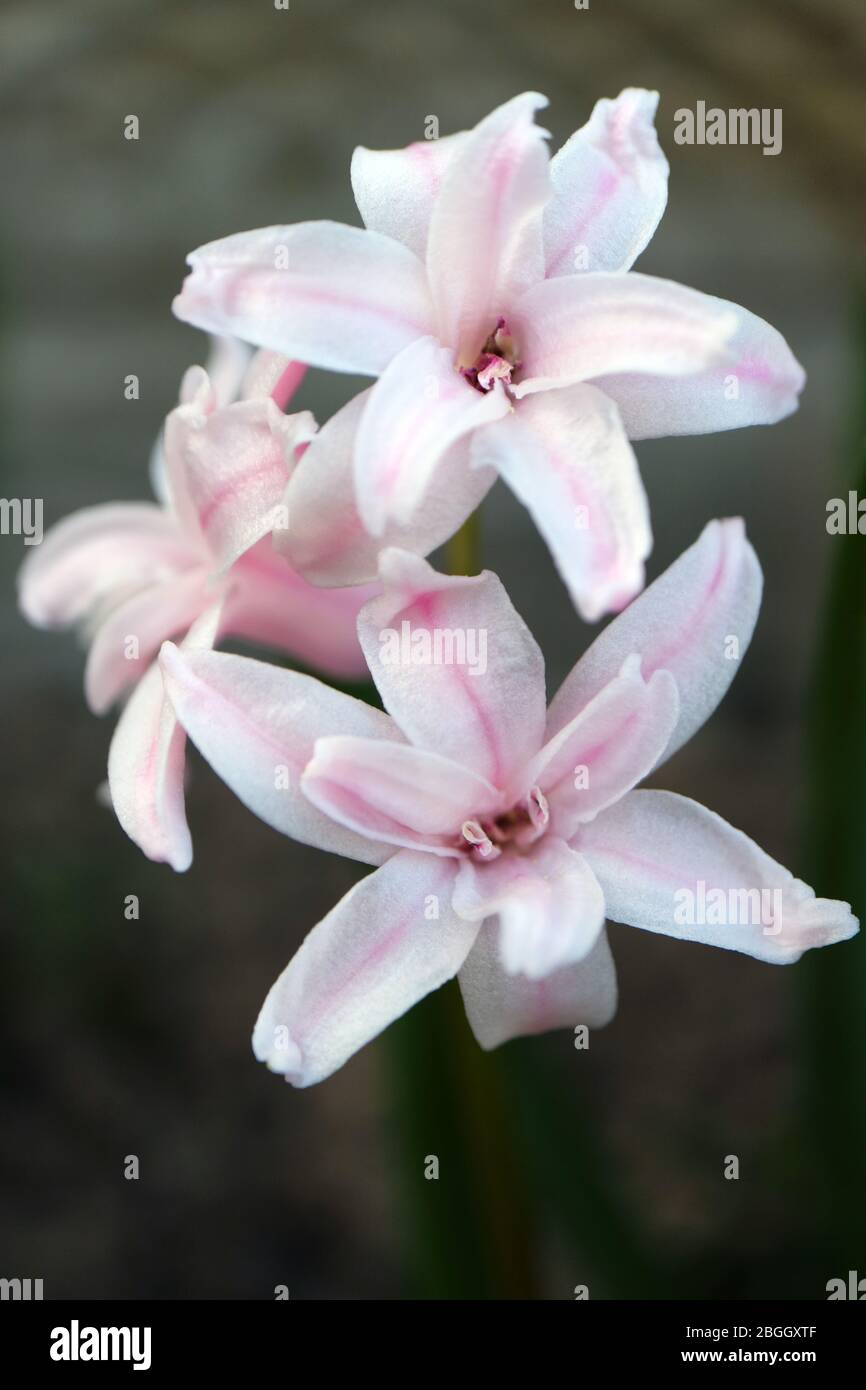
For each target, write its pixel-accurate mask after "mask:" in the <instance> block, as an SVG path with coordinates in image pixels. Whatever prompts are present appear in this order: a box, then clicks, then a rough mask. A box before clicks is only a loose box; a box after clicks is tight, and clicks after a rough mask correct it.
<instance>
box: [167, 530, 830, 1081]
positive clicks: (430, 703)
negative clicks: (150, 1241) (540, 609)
mask: <svg viewBox="0 0 866 1390" xmlns="http://www.w3.org/2000/svg"><path fill="white" fill-rule="evenodd" d="M381 580H382V583H383V592H382V593H381V594H380V595H378V596H376V597H374V598H372V599H371V600H370V601H369V602H368V603H367V604H366V605H365V607H364V608H363V609H362V611H361V613H360V615H359V620H358V632H359V636H360V639H361V645H362V647H363V649H364V652H365V654H366V657H367V661H368V664H369V667H370V671H371V673H372V675H373V678H374V680H375V681H376V684H377V686H378V689H379V693H380V695H381V697H382V701H383V703H384V706H385V711H386V712H384V713H383V712H382V711H380V710H378V709H374V708H372V707H371V706H369V705H366V704H363V703H361V702H359V701H357V700H353V699H351V698H350V697H349V696H347V695H344V694H341V693H339V692H336V691H334V690H331V689H328V688H327V687H326V686H324V685H322V684H321V683H319V682H318V681H316V680H314V679H312V678H310V677H308V676H303V675H299V674H297V673H294V672H291V671H284V670H277V669H275V668H274V667H272V666H269V665H267V664H265V663H262V662H257V661H254V660H250V659H248V658H244V657H239V656H232V655H227V654H225V653H216V652H203V651H189V650H188V651H182V650H180V649H178V648H177V647H173V646H171V645H170V644H169V645H167V646H166V648H164V651H163V656H162V658H161V660H162V665H163V668H164V671H165V673H166V688H167V691H168V694H169V698H170V699H171V701H172V703H173V705H174V708H175V710H176V712H177V715H178V717H179V719H180V721H181V723H182V724H183V726H184V727H185V728H186V730H187V732H188V733H189V735H190V737H191V738H192V739H193V741H194V742H195V743H196V744H197V746H198V747H199V749H200V750H201V752H202V753H203V754H204V756H205V758H207V760H208V761H209V762H210V763H211V764H212V766H213V767H214V768H215V770H216V771H217V772H218V773H219V775H220V776H221V777H223V778H224V780H225V781H226V782H227V783H228V785H229V786H230V787H231V788H232V789H233V790H234V791H235V792H236V794H237V795H238V796H239V797H240V798H241V799H242V800H243V801H244V802H245V804H246V805H247V806H248V807H249V808H250V809H251V810H253V811H254V812H255V813H256V814H258V815H259V816H260V817H261V818H262V819H263V820H265V821H267V822H268V824H270V825H272V826H274V827H276V828H277V829H278V830H281V831H283V832H284V833H285V834H287V835H291V836H293V837H294V838H295V839H298V840H301V841H303V842H305V843H308V844H313V845H318V846H320V847H321V848H323V849H328V850H332V851H335V852H337V853H340V854H344V855H348V856H350V857H352V858H355V859H358V860H360V861H362V862H364V863H367V864H374V865H378V866H379V867H377V868H376V870H375V872H373V873H371V874H370V875H368V876H367V877H365V878H363V879H362V880H361V881H360V882H359V883H358V884H357V885H356V886H355V887H354V888H352V889H351V891H350V892H349V893H348V894H347V895H346V896H345V897H344V898H343V900H342V901H341V902H340V903H338V904H337V906H336V907H335V908H334V909H333V911H332V912H330V913H329V914H328V916H327V917H325V918H324V920H323V921H321V922H320V923H319V924H318V926H316V927H314V928H313V930H312V931H311V932H310V934H309V935H308V936H307V938H306V940H305V941H304V942H303V944H302V946H301V947H300V949H299V950H298V952H297V954H296V955H295V956H294V958H293V959H292V960H291V962H290V963H289V965H288V966H287V968H286V970H285V971H284V972H283V974H282V975H281V976H280V977H279V979H278V980H277V982H276V984H275V985H274V986H273V988H272V989H271V992H270V994H269V995H268V997H267V1000H266V1002H265V1004H264V1007H263V1009H262V1012H261V1015H260V1018H259V1021H258V1023H257V1025H256V1029H255V1033H254V1039H253V1046H254V1049H255V1052H256V1055H257V1056H258V1057H259V1058H260V1059H261V1060H262V1061H265V1062H267V1064H268V1065H269V1066H270V1067H272V1068H273V1069H274V1070H276V1071H278V1072H282V1073H283V1074H284V1075H285V1076H286V1077H287V1078H288V1080H289V1081H291V1082H292V1083H294V1084H295V1085H298V1086H306V1085H310V1084H312V1083H313V1082H316V1081H321V1080H322V1079H323V1078H324V1077H326V1076H328V1075H330V1074H331V1073H332V1072H333V1071H334V1070H335V1069H336V1068H337V1067H339V1066H341V1065H342V1063H343V1062H345V1061H346V1059H347V1058H348V1057H349V1056H351V1054H352V1053H354V1052H355V1051H356V1050H357V1049H358V1048H360V1047H362V1046H363V1045H364V1044H365V1043H366V1042H368V1041H369V1040H370V1039H371V1038H373V1037H374V1036H375V1035H376V1034H377V1033H379V1032H380V1031H381V1030H382V1029H383V1028H385V1027H386V1026H387V1025H388V1024H389V1023H390V1022H391V1021H392V1020H393V1019H395V1018H397V1017H398V1016H399V1015H401V1014H402V1013H403V1012H404V1011H405V1010H407V1009H408V1008H410V1007H411V1006H412V1005H413V1004H414V1003H416V1002H417V1001H418V1000H419V999H421V998H422V997H423V996H424V995H425V994H427V993H428V992H429V991H431V990H434V989H436V988H437V987H438V986H440V985H441V984H443V983H444V982H445V981H446V980H448V979H449V978H450V977H452V976H454V975H459V980H460V986H461V989H462V991H463V997H464V1001H465V1005H466V1010H467V1014H468V1017H469V1020H470V1023H471V1025H472V1027H473V1029H474V1031H475V1034H476V1036H477V1038H478V1040H479V1042H480V1043H481V1044H482V1046H484V1047H488V1048H489V1047H494V1046H496V1045H497V1044H499V1043H501V1042H503V1041H505V1040H506V1039H508V1038H511V1037H514V1036H516V1035H518V1034H527V1033H538V1032H542V1031H545V1030H547V1029H551V1028H556V1027H560V1026H564V1025H575V1024H580V1023H585V1024H588V1025H590V1026H599V1025H601V1024H603V1023H605V1022H607V1021H608V1020H609V1019H610V1017H611V1016H612V1014H613V1012H614V1009H615V1005H616V983H615V975H614V967H613V962H612V959H611V954H610V950H609V947H608V942H607V938H606V935H605V928H604V923H605V918H611V919H613V920H614V921H618V922H625V923H628V924H630V925H632V926H636V927H643V928H645V929H647V930H649V931H656V932H663V933H665V934H667V935H670V936H676V937H680V938H684V939H688V940H693V941H700V942H705V943H707V944H711V945H716V946H722V947H728V948H731V949H734V950H739V951H744V952H746V953H747V954H749V955H752V956H755V957H756V958H757V959H759V960H764V961H771V962H778V963H783V964H784V963H788V962H791V961H794V960H796V959H797V958H798V957H799V956H800V954H801V953H802V952H803V951H804V950H807V949H808V948H809V947H813V946H824V945H828V944H830V943H832V942H836V941H841V940H843V939H845V938H846V937H849V936H851V935H853V934H854V932H855V931H856V930H857V923H856V920H855V919H854V918H853V917H852V915H851V911H850V908H849V907H848V905H847V904H846V903H842V902H835V901H829V900H826V899H822V898H816V897H815V894H814V892H813V890H812V889H811V888H809V887H807V885H806V884H805V883H801V882H800V881H799V880H797V879H795V878H794V877H793V876H792V874H791V873H789V871H788V870H787V869H785V868H783V867H782V866H781V865H780V864H777V863H776V862H775V861H774V860H772V859H771V858H770V857H769V856H768V855H767V854H765V853H764V851H763V850H761V849H760V848H759V847H758V846H757V845H756V844H754V843H753V842H752V841H751V840H749V839H748V838H747V837H746V836H745V835H744V834H742V833H741V832H740V831H739V830H735V829H733V828H732V827H731V826H730V825H728V824H726V823H725V822H724V821H723V820H721V819H720V818H719V817H718V816H717V815H714V814H713V812H712V811H707V810H705V809H704V808H703V807H702V806H699V805H697V804H696V803H695V802H693V801H690V800H688V799H687V798H686V797H682V796H677V795H673V794H671V793H669V792H664V791H648V790H638V791H636V790H634V788H635V786H636V784H637V783H638V782H640V781H641V780H642V779H643V778H644V777H645V776H646V775H647V774H648V773H650V772H651V771H653V769H655V768H656V767H658V765H659V764H660V763H661V762H662V761H663V760H664V759H665V758H667V757H669V756H670V754H671V753H673V752H674V751H675V750H676V749H678V748H679V747H680V746H681V745H682V744H683V743H684V742H685V741H686V739H688V738H690V737H691V735H692V734H693V733H694V731H695V730H696V729H697V728H698V727H699V726H700V725H701V724H702V723H703V722H704V720H705V719H706V718H707V716H708V715H709V714H710V713H711V712H712V710H713V709H714V708H715V706H716V705H717V704H718V702H719V700H720V699H721V698H722V696H723V694H724V692H725V690H726V689H727V686H728V685H729V683H730V681H731V679H732V677H733V675H734V672H735V671H736V669H737V665H738V659H739V656H740V655H741V654H742V652H743V651H744V650H745V648H746V647H747V645H748V642H749V640H750V637H751V634H752V629H753V627H754V623H755V619H756V616H757V612H758V606H759V602H760V591H761V573H760V568H759V566H758V562H757V559H756V557H755V555H754V552H753V551H752V548H751V546H750V545H749V544H748V543H747V542H746V540H745V536H744V531H743V526H742V523H741V522H740V521H727V522H721V523H720V522H712V523H710V525H709V526H708V527H707V528H706V530H705V531H704V533H703V534H702V536H701V537H700V539H699V540H698V541H697V543H696V544H695V545H693V546H692V547H691V549H689V550H688V551H686V552H685V554H684V555H682V556H681V557H680V559H679V560H678V561H677V562H676V563H675V564H674V565H673V566H672V567H671V568H670V569H669V570H667V572H666V573H665V574H663V575H662V577H661V578H660V579H658V580H657V581H656V582H655V583H654V584H653V585H652V586H651V587H650V588H649V589H648V590H647V591H646V592H645V593H644V594H643V595H642V596H641V597H640V598H638V599H636V600H635V602H634V603H633V604H632V605H631V606H630V607H629V608H628V609H627V611H626V612H625V613H623V614H622V615H621V616H620V617H618V618H616V619H615V620H614V621H613V622H612V623H611V624H610V625H609V626H608V627H607V628H606V629H605V631H604V632H602V634H601V635H600V636H599V637H598V639H597V640H596V641H595V643H594V644H593V645H592V646H591V647H590V649H589V651H588V652H587V653H586V655H585V656H584V657H583V658H582V659H581V660H580V661H579V662H578V663H577V665H576V666H575V668H574V670H573V671H572V673H571V675H569V676H568V678H567V679H566V680H565V682H564V684H563V685H562V687H561V689H560V690H559V692H558V694H557V695H556V697H555V699H554V700H553V703H552V704H551V706H550V709H549V710H548V709H547V708H546V699H545V686H544V665H543V660H542V656H541V652H540V651H539V649H538V646H537V645H536V643H535V640H534V639H533V637H532V635H531V633H530V632H529V630H528V629H527V627H526V625H525V624H524V623H523V621H522V620H521V619H520V617H519V616H518V615H517V613H516V612H515V610H514V609H513V607H512V606H511V603H510V601H509V599H508V596H507V594H506V593H505V590H504V589H503V587H502V585H501V584H500V582H499V580H498V579H497V578H496V576H495V575H493V574H490V573H484V574H482V575H480V576H478V577H477V578H460V577H446V576H443V575H440V574H437V573H436V572H435V571H434V570H433V569H431V568H430V566H429V565H428V564H427V562H426V561H425V560H423V559H421V558H420V557H418V556H415V555H412V554H411V553H409V552H406V551H398V550H386V551H384V552H383V555H382V559H381ZM277 774H281V775H277ZM720 897H721V899H722V901H723V904H724V906H725V911H724V912H722V913H720V912H719V899H720ZM707 903H710V904H712V910H711V911H707V910H706V904H707ZM758 905H759V906H760V909H761V910H760V911H756V910H754V909H755V908H756V907H757V906H758ZM741 919H742V920H741Z"/></svg>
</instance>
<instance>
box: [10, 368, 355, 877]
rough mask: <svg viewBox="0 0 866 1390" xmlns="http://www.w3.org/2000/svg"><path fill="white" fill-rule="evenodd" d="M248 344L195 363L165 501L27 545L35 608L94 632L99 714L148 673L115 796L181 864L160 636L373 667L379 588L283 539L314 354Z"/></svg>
mask: <svg viewBox="0 0 866 1390" xmlns="http://www.w3.org/2000/svg"><path fill="white" fill-rule="evenodd" d="M248 357H249V354H248V353H246V352H245V351H244V350H243V348H242V347H241V345H240V344H231V343H225V342H223V343H217V345H216V351H215V353H214V357H213V375H212V376H209V374H208V373H207V372H205V371H204V370H203V369H202V368H201V367H192V368H190V370H189V371H188V372H187V374H186V376H185V377H184V380H183V384H182V387H181V401H180V404H179V405H178V407H177V408H176V409H175V410H174V411H173V412H172V413H171V415H169V417H168V420H167V422H166V427H165V431H164V439H163V440H162V441H161V442H160V443H159V444H158V445H157V448H156V450H155V452H154V459H153V464H152V474H153V480H154V485H155V489H156V491H157V494H158V495H159V496H161V497H162V498H163V501H162V503H161V505H157V504H155V503H152V502H118V503H109V504H107V505H104V506H98V507H88V508H85V509H84V510H83V511H80V512H76V513H74V514H73V515H72V516H69V517H67V518H66V519H65V520H64V521H61V522H60V523H59V524H58V525H57V526H55V527H53V529H52V530H51V531H50V532H49V534H48V535H47V536H46V538H45V540H44V542H43V543H42V545H41V546H40V547H39V548H38V549H35V550H33V551H32V552H31V553H30V554H29V555H28V557H27V560H26V562H25V564H24V565H23V566H22V568H21V572H20V576H19V600H20V605H21V609H22V611H23V613H24V615H25V616H26V617H27V618H28V619H29V620H30V622H32V623H34V624H35V625H36V626H38V627H46V628H63V627H69V626H80V627H82V628H83V629H84V630H85V632H86V633H87V635H88V638H89V652H88V657H87V664H86V669H85V677H84V688H85V694H86V698H87V702H88V704H89V706H90V708H91V709H92V710H93V711H94V713H96V714H103V713H105V711H106V710H108V709H109V708H110V706H111V705H112V704H114V702H115V701H116V700H117V699H119V698H120V697H121V696H123V695H125V694H127V693H128V692H129V691H130V689H131V688H132V687H135V688H134V689H132V693H131V694H130V696H129V699H128V701H127V703H126V706H125V708H124V710H123V713H122V714H121V717H120V719H119V721H118V724H117V728H116V730H115V733H114V737H113V739H112V743H111V749H110V752H109V760H108V784H109V790H110V794H111V800H112V804H113V806H114V809H115V811H116V813H117V816H118V819H119V820H120V823H121V825H122V826H123V828H124V830H125V831H126V832H127V834H128V835H129V836H130V837H131V838H132V839H133V840H134V841H135V842H136V844H138V845H139V846H140V847H141V849H143V850H144V852H145V854H146V855H147V856H148V858H150V859H154V860H158V861H166V862H167V863H169V864H171V865H172V867H173V868H175V869H178V870H183V869H186V868H188V867H189V864H190V863H191V861H192V844H191V840H190V834H189V829H188V827H187V822H186V814H185V809H184V763H185V745H186V736H185V734H184V732H183V730H182V729H181V728H180V727H179V725H178V723H177V720H176V718H175V715H174V712H173V710H172V708H171V705H170V704H169V703H168V702H167V701H166V699H165V696H164V692H163V684H162V675H161V673H160V670H159V667H158V665H157V663H156V661H155V659H154V658H155V657H156V655H157V653H158V651H159V648H160V646H161V645H162V643H163V642H164V641H165V640H166V639H167V638H169V637H176V636H178V635H182V634H186V636H185V637H184V648H185V649H187V650H190V651H194V650H202V649H209V648H211V647H213V645H214V644H215V643H216V642H217V641H218V640H219V639H220V638H221V637H223V636H228V635H232V636H237V637H243V638H247V639H248V640H250V641H253V642H256V643H262V644H265V645H267V646H271V647H274V648H277V649H278V650H280V651H284V652H287V653H288V654H289V655H291V656H294V657H297V658H298V659H300V660H301V661H303V662H304V663H305V664H309V665H311V666H315V667H317V668H318V669H320V670H322V671H324V672H326V673H328V674H330V675H334V676H338V677H354V676H358V675H362V674H365V673H366V666H365V664H364V659H363V656H362V653H361V650H360V647H359V645H358V639H357V633H356V618H357V613H358V609H359V607H360V605H361V603H363V602H364V600H365V597H369V591H368V593H367V594H366V595H365V594H364V593H363V591H361V590H359V589H335V590H330V591H329V590H324V589H317V588H313V587H312V586H311V585H309V584H308V583H307V582H306V581H305V580H303V579H301V578H300V576H298V575H297V574H296V573H294V572H293V570H292V569H291V568H290V566H289V565H288V563H287V562H286V560H285V559H284V558H282V557H281V556H280V555H278V554H277V553H276V552H275V550H274V547H273V543H272V538H271V532H272V530H273V527H274V526H275V525H279V524H281V520H282V517H283V514H284V503H283V494H284V492H285V489H286V484H287V482H288V479H289V477H290V476H291V471H292V468H293V467H294V466H295V463H296V461H297V457H298V452H299V450H301V449H302V448H303V447H304V445H305V444H306V443H307V442H308V441H309V440H310V439H311V438H312V437H313V435H314V433H315V428H316V426H315V422H314V420H313V417H312V416H311V415H310V414H309V413H308V412H304V413H301V414H298V415H293V416H292V415H285V414H283V411H282V408H281V407H282V406H283V405H285V404H286V403H287V401H288V399H289V397H290V395H291V394H292V393H293V391H294V389H295V387H296V386H297V384H298V382H299V381H300V379H301V376H302V375H303V371H304V368H303V367H302V366H301V365H300V364H299V363H296V362H291V361H289V360H288V359H286V358H283V357H281V356H279V355H278V354H276V353H271V352H262V353H259V354H257V355H256V356H255V357H254V358H253V359H252V361H251V362H249V363H248ZM238 393H239V399H237V400H234V399H233V397H234V396H236V395H237V394H238ZM278 402H279V404H278Z"/></svg>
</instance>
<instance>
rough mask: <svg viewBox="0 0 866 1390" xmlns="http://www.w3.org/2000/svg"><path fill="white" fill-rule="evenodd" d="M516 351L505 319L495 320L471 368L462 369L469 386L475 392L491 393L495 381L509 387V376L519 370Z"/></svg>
mask: <svg viewBox="0 0 866 1390" xmlns="http://www.w3.org/2000/svg"><path fill="white" fill-rule="evenodd" d="M520 365H521V364H520V362H518V360H517V349H516V346H515V342H514V339H513V338H512V336H511V334H510V332H509V329H508V324H507V323H506V322H505V319H497V322H496V327H495V328H494V330H493V332H492V333H491V334H490V336H489V338H488V339H487V341H486V343H485V344H484V346H483V348H482V349H481V351H480V353H479V354H478V357H477V359H476V361H475V362H474V363H473V365H472V366H471V367H464V368H462V375H463V376H465V378H466V380H467V381H468V382H469V384H470V386H474V387H475V390H476V391H481V392H487V391H492V390H493V387H494V385H495V383H496V382H497V381H501V382H504V384H505V385H506V386H510V385H511V374H512V372H516V371H517V370H518V369H519V368H520Z"/></svg>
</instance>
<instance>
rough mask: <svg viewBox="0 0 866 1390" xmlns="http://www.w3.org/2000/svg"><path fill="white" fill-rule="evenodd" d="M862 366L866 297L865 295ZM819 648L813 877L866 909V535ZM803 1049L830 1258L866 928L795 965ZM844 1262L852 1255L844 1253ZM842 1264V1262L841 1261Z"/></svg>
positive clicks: (855, 1161)
mask: <svg viewBox="0 0 866 1390" xmlns="http://www.w3.org/2000/svg"><path fill="white" fill-rule="evenodd" d="M860 309H861V322H860V346H861V354H860V361H861V371H862V375H863V376H866V300H861V305H860ZM857 436H858V438H857V446H856V448H857V459H858V461H857V466H856V469H855V470H853V471H852V476H851V477H850V479H846V480H845V483H844V485H843V492H842V495H843V496H844V497H846V500H847V490H848V487H849V486H850V487H851V488H852V489H855V490H856V493H857V495H858V497H860V498H862V497H864V496H866V419H864V418H863V416H862V407H861V418H860V419H859V420H858V421H857ZM831 545H832V548H833V556H832V566H831V575H830V584H829V591H828V595H827V601H826V605H825V609H824V618H823V626H822V629H821V636H820V641H819V645H818V650H817V653H816V661H815V669H814V676H813V683H812V698H811V705H810V714H809V727H808V743H807V752H808V759H809V768H808V770H809V804H808V822H807V824H808V835H807V841H806V854H807V857H808V873H807V875H806V877H807V878H808V880H809V881H810V882H811V883H814V884H815V888H816V891H817V892H818V893H819V894H825V895H827V896H831V895H832V896H833V897H838V898H845V899H847V901H849V902H850V903H851V904H852V906H853V909H854V912H855V914H857V915H858V916H861V917H862V915H863V913H864V910H866V849H864V846H866V795H864V788H866V540H864V538H863V537H862V536H860V535H839V536H835V537H833V539H832V541H831ZM797 971H798V976H797V980H798V986H799V991H800V1005H801V1018H802V1036H803V1049H804V1053H805V1087H804V1096H803V1099H804V1109H803V1119H804V1128H805V1135H804V1141H805V1142H804V1148H805V1151H806V1154H807V1155H808V1156H809V1157H811V1160H812V1163H813V1165H814V1169H813V1172H812V1173H811V1174H810V1177H811V1178H812V1180H813V1182H814V1183H815V1186H816V1189H817V1191H818V1193H819V1198H820V1209H819V1211H820V1217H821V1239H822V1244H823V1246H824V1252H825V1253H826V1256H827V1258H828V1259H832V1260H835V1261H836V1262H841V1263H840V1269H841V1267H842V1265H843V1264H845V1261H846V1260H849V1262H853V1261H854V1259H855V1256H856V1257H857V1258H861V1257H862V1256H861V1252H862V1250H863V1249H864V1246H866V1204H864V1201H863V1182H864V1174H866V1098H864V1076H866V936H864V935H863V934H861V935H860V936H859V937H857V938H855V940H853V941H849V942H846V943H845V944H844V945H839V946H834V947H832V948H831V949H830V950H826V951H813V952H810V954H809V956H808V957H807V958H806V959H805V960H803V961H801V962H800V964H799V965H798V967H797ZM845 1268H846V1269H847V1268H848V1265H847V1264H845ZM833 1270H834V1272H835V1264H834V1266H833Z"/></svg>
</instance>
